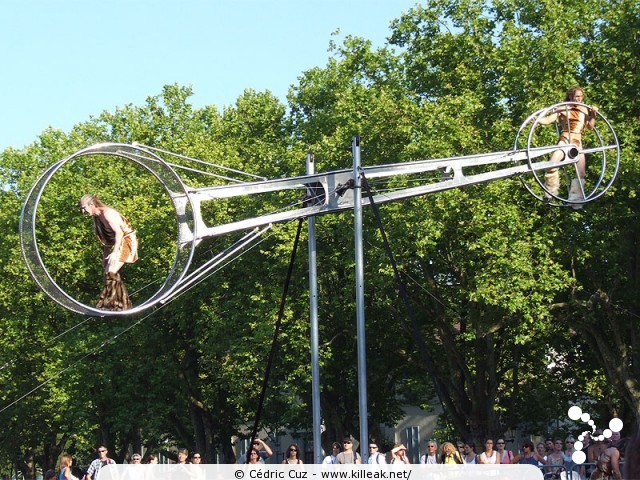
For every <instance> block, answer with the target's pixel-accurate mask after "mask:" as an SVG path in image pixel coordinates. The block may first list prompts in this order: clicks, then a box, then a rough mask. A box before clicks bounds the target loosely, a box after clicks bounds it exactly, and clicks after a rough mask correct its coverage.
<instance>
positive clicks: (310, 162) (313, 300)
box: [307, 154, 322, 464]
mask: <svg viewBox="0 0 640 480" xmlns="http://www.w3.org/2000/svg"><path fill="white" fill-rule="evenodd" d="M314 173H315V163H314V158H313V155H311V154H307V175H313V174H314ZM308 228H309V325H310V327H309V328H310V330H311V408H312V413H313V415H312V417H313V459H314V463H316V464H319V463H322V441H321V435H322V431H321V426H322V425H321V424H322V419H321V417H320V347H319V336H318V272H317V268H316V217H314V216H311V217H309V219H308Z"/></svg>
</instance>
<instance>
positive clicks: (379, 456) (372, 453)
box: [367, 442, 387, 464]
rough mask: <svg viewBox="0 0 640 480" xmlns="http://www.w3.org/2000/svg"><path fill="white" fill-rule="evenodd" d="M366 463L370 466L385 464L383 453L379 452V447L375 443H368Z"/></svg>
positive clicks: (385, 459)
mask: <svg viewBox="0 0 640 480" xmlns="http://www.w3.org/2000/svg"><path fill="white" fill-rule="evenodd" d="M367 463H371V464H385V463H387V458H386V457H385V455H384V453H382V452H380V446H379V445H378V444H377V443H376V442H369V458H368V459H367Z"/></svg>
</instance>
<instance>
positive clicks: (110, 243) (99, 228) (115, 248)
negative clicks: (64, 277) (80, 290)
mask: <svg viewBox="0 0 640 480" xmlns="http://www.w3.org/2000/svg"><path fill="white" fill-rule="evenodd" d="M80 209H81V210H82V213H84V214H86V215H89V216H91V217H93V227H94V230H95V232H96V235H97V236H98V240H100V243H102V246H103V255H102V266H103V268H104V288H103V290H102V294H101V295H100V299H99V300H98V303H97V304H96V306H97V307H98V308H102V309H105V310H113V311H119V310H128V309H130V308H131V307H132V304H131V300H130V299H129V294H128V293H127V289H126V287H125V286H124V283H123V281H122V278H121V276H120V269H121V268H122V267H123V266H124V264H125V263H135V262H136V261H137V260H138V239H137V237H136V231H135V230H134V229H133V228H132V227H131V224H130V223H129V222H128V221H127V219H126V218H124V217H123V216H122V214H120V212H118V211H117V210H116V209H115V208H113V207H109V206H107V205H105V204H104V203H102V201H101V200H100V199H99V198H98V197H97V196H96V195H83V196H82V198H81V199H80Z"/></svg>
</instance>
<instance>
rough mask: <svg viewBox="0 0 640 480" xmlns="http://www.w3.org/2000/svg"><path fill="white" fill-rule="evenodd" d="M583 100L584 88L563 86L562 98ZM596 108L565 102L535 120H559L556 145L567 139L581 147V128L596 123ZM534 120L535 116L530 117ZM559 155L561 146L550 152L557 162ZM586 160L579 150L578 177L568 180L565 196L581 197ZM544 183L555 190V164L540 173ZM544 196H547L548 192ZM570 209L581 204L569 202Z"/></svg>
mask: <svg viewBox="0 0 640 480" xmlns="http://www.w3.org/2000/svg"><path fill="white" fill-rule="evenodd" d="M583 100H584V90H582V88H580V87H577V86H576V87H571V88H570V89H569V90H567V95H566V97H565V99H564V101H565V102H577V103H582V102H583ZM597 114H598V109H597V108H596V107H591V108H587V107H584V106H582V105H573V106H571V105H569V106H567V107H564V106H562V107H559V108H557V109H556V110H555V111H554V112H552V113H551V114H550V115H547V116H546V117H544V118H541V119H540V120H538V123H540V125H548V124H550V123H553V122H555V121H556V120H557V121H559V122H560V128H561V132H560V138H559V140H558V144H559V145H568V144H570V143H572V144H574V145H577V146H578V148H580V149H582V133H583V132H584V129H585V128H588V129H589V130H593V129H594V128H595V124H596V116H597ZM533 120H534V121H535V120H536V117H533ZM562 157H563V152H562V150H556V151H555V152H553V155H551V161H552V162H560V161H561V160H562ZM585 168H586V162H585V158H584V154H582V153H581V154H580V156H579V157H578V163H577V169H578V177H577V178H574V179H573V180H571V187H570V188H569V197H568V200H570V201H575V200H584V177H585ZM544 180H545V186H546V188H547V190H548V191H549V192H550V193H552V194H554V195H557V194H558V190H559V189H560V176H559V175H558V169H557V168H550V169H549V170H547V171H546V172H545V174H544ZM545 198H547V199H549V200H550V198H549V197H548V195H545ZM573 208H574V209H576V210H577V209H580V208H582V205H573Z"/></svg>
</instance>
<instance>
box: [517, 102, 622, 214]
mask: <svg viewBox="0 0 640 480" xmlns="http://www.w3.org/2000/svg"><path fill="white" fill-rule="evenodd" d="M587 112H594V110H592V108H591V107H590V106H589V105H585V104H583V103H577V102H562V103H558V104H556V105H552V106H550V107H547V108H543V109H541V110H538V111H537V112H535V113H533V114H532V115H530V116H529V117H528V118H527V119H526V120H525V121H524V123H523V124H522V126H521V127H520V130H518V134H517V135H516V141H515V147H514V148H515V149H516V150H526V153H527V162H528V164H529V168H530V170H531V175H521V177H520V178H521V180H522V182H523V184H524V186H525V187H526V188H527V190H529V192H530V193H531V194H532V195H533V196H534V197H536V198H537V199H539V200H541V201H543V202H545V203H548V204H550V205H555V206H571V207H573V208H575V209H579V208H581V206H582V205H583V204H585V203H587V202H590V201H592V200H595V199H597V198H599V197H601V196H602V195H604V194H605V192H606V191H607V190H608V189H609V188H610V187H611V185H612V184H613V181H614V180H615V177H616V175H617V173H618V168H619V165H620V145H619V143H618V137H617V136H616V133H615V131H614V130H613V127H612V126H611V124H610V123H609V121H608V120H607V119H606V118H605V117H604V115H602V114H601V113H600V112H599V111H595V112H596V113H595V117H596V122H595V126H594V129H593V130H590V129H589V128H585V129H584V131H583V132H582V134H581V135H580V134H579V133H578V134H576V133H571V131H572V130H573V131H574V132H575V131H577V130H579V124H578V122H579V121H580V120H581V119H582V120H584V116H585V114H586V113H587ZM543 119H549V120H552V122H550V123H549V124H543V123H541V121H544V120H543ZM567 119H568V120H567ZM554 145H555V146H557V148H550V147H553V146H554ZM556 164H557V166H555V165H556ZM581 171H584V179H583V181H580V180H579V178H580V177H582V175H580V172H581ZM532 179H533V181H532Z"/></svg>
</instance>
